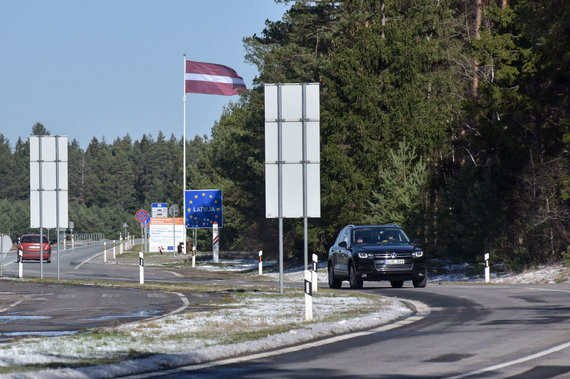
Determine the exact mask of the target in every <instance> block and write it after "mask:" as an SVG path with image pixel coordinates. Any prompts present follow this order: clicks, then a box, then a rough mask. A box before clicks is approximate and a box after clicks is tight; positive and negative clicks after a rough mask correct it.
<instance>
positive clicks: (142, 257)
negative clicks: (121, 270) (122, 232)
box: [139, 251, 144, 284]
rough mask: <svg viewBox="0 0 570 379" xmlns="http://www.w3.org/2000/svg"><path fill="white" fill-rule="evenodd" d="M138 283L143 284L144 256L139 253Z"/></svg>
mask: <svg viewBox="0 0 570 379" xmlns="http://www.w3.org/2000/svg"><path fill="white" fill-rule="evenodd" d="M139 283H140V284H144V254H143V252H142V251H139Z"/></svg>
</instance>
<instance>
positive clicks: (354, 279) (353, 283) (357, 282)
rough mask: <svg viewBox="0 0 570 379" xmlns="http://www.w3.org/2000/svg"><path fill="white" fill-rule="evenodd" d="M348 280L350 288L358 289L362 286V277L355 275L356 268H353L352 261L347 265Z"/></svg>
mask: <svg viewBox="0 0 570 379" xmlns="http://www.w3.org/2000/svg"><path fill="white" fill-rule="evenodd" d="M348 281H349V282H350V288H352V289H360V288H362V284H363V283H362V279H359V278H358V276H356V269H355V268H354V263H351V264H350V266H348Z"/></svg>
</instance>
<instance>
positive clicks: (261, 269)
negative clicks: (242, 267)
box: [259, 250, 263, 276]
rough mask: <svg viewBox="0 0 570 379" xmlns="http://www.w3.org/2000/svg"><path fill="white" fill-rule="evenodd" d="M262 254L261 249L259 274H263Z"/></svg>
mask: <svg viewBox="0 0 570 379" xmlns="http://www.w3.org/2000/svg"><path fill="white" fill-rule="evenodd" d="M262 256H263V250H259V276H261V275H263V263H262V262H261V257H262Z"/></svg>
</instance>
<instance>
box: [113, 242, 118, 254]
mask: <svg viewBox="0 0 570 379" xmlns="http://www.w3.org/2000/svg"><path fill="white" fill-rule="evenodd" d="M116 257H117V256H116V254H115V240H113V259H115V258H116Z"/></svg>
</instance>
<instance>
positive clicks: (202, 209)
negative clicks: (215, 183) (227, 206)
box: [184, 190, 223, 228]
mask: <svg viewBox="0 0 570 379" xmlns="http://www.w3.org/2000/svg"><path fill="white" fill-rule="evenodd" d="M184 205H185V207H186V227H187V228H212V225H213V224H214V222H217V223H218V227H219V228H221V227H223V218H222V190H192V191H185V192H184Z"/></svg>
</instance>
